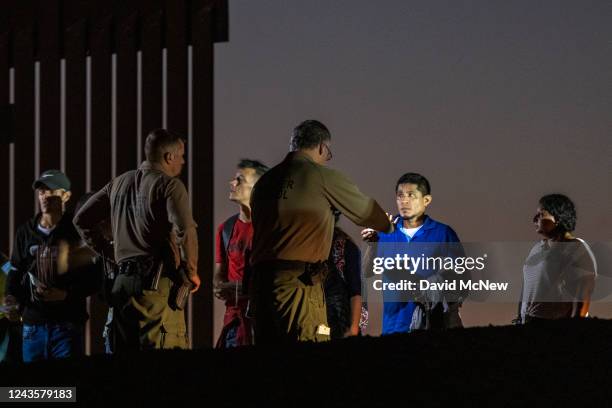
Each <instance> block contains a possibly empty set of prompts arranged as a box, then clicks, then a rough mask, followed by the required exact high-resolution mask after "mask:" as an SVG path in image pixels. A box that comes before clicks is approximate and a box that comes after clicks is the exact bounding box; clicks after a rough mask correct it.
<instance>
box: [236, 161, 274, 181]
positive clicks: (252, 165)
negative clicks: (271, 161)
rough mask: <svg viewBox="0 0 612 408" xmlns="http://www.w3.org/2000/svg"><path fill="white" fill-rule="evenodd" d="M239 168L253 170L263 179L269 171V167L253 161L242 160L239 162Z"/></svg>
mask: <svg viewBox="0 0 612 408" xmlns="http://www.w3.org/2000/svg"><path fill="white" fill-rule="evenodd" d="M238 168H239V169H253V170H255V174H257V177H261V176H262V175H263V174H264V173H265V172H266V171H268V166H266V165H265V164H263V163H262V162H260V161H259V160H251V159H240V162H238Z"/></svg>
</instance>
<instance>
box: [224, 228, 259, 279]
mask: <svg viewBox="0 0 612 408" xmlns="http://www.w3.org/2000/svg"><path fill="white" fill-rule="evenodd" d="M224 224H225V223H222V224H221V225H219V228H218V229H217V238H216V249H217V250H216V251H215V252H216V253H215V262H216V263H225V262H226V259H227V262H228V265H227V279H228V280H229V281H230V282H235V281H242V277H243V276H244V267H245V264H246V259H245V253H246V252H247V251H249V252H250V250H251V242H252V241H253V224H252V223H250V222H248V223H247V222H243V221H240V219H237V220H236V223H235V224H234V230H233V232H232V234H231V238H230V242H229V245H228V247H227V252H228V254H227V255H228V256H227V257H226V253H225V245H224V243H223V225H224Z"/></svg>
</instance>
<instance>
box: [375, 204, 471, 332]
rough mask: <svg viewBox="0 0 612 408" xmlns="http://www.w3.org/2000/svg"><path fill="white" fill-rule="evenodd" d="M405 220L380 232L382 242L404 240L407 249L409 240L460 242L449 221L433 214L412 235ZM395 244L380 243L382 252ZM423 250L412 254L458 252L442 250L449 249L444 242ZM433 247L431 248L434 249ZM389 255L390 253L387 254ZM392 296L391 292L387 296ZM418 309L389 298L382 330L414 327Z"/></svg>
mask: <svg viewBox="0 0 612 408" xmlns="http://www.w3.org/2000/svg"><path fill="white" fill-rule="evenodd" d="M400 222H402V219H401V217H400V218H399V220H398V223H396V228H395V231H394V232H393V233H391V234H384V233H379V234H378V243H379V244H380V243H401V244H402V245H401V247H399V246H398V247H397V248H402V249H401V250H402V251H406V250H407V248H409V246H407V245H406V243H428V242H434V243H439V242H460V241H459V237H458V236H457V233H456V232H455V231H454V230H453V229H452V228H451V227H449V226H448V225H446V224H442V223H441V222H438V221H435V220H434V219H432V218H431V217H429V216H427V215H426V216H425V220H424V222H423V226H422V227H421V229H419V230H418V231H417V233H416V234H415V235H414V237H412V239H409V238H408V237H407V236H406V235H405V234H404V233H402V232H401V231H400V230H399V228H398V224H399V223H400ZM392 247H393V246H387V245H383V246H382V247H381V246H379V256H385V255H384V253H383V254H381V252H386V251H385V249H386V250H387V251H389V250H391V248H392ZM418 248H419V250H418V251H419V253H418V254H411V255H412V256H418V255H421V253H423V252H428V253H425V254H424V255H425V256H445V255H456V254H448V253H445V254H441V253H439V251H440V250H445V249H444V246H439V245H432V246H431V247H429V250H428V248H427V247H426V246H418ZM430 251H431V252H430ZM387 256H388V255H387ZM434 273H436V271H427V270H422V271H419V272H418V274H419V275H420V276H422V277H424V278H427V277H429V276H431V275H432V274H434ZM386 298H388V296H386ZM414 309H415V303H414V302H394V301H387V299H385V303H384V308H383V329H382V334H383V335H384V334H391V333H406V332H409V331H410V323H411V321H412V314H413V312H414Z"/></svg>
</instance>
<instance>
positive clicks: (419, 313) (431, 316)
mask: <svg viewBox="0 0 612 408" xmlns="http://www.w3.org/2000/svg"><path fill="white" fill-rule="evenodd" d="M395 197H396V202H397V209H398V212H399V214H398V215H397V216H396V217H395V218H394V223H395V226H396V228H395V230H394V232H392V233H391V234H385V233H377V232H375V231H373V230H371V229H365V230H363V231H362V232H361V234H362V237H363V239H364V240H366V241H369V242H373V241H378V243H379V245H378V256H381V255H382V256H391V257H394V256H395V254H396V253H407V254H409V255H410V256H412V257H442V258H444V259H447V257H451V258H455V257H457V256H462V255H463V249H462V247H461V244H459V242H460V241H459V237H458V236H457V234H456V233H455V231H454V230H453V229H452V228H451V227H449V226H448V225H446V224H442V223H441V222H438V221H435V220H434V219H432V218H431V217H429V216H428V215H426V214H425V211H426V209H427V207H428V206H429V205H430V204H431V201H432V197H431V187H430V184H429V181H427V179H426V178H425V177H423V176H422V175H420V174H417V173H406V174H404V175H403V176H401V177H400V178H399V180H398V181H397V183H396V187H395ZM416 274H417V276H418V278H420V279H424V280H427V281H430V282H443V281H445V280H446V279H448V280H453V279H455V278H457V277H458V275H456V274H455V272H454V271H453V270H450V271H446V270H440V269H436V268H433V267H432V268H429V269H428V268H419V270H418V271H417V273H416ZM465 275H467V274H465ZM405 276H406V275H405ZM466 277H467V276H462V277H461V278H466ZM383 295H384V301H385V302H384V308H383V330H382V334H383V335H384V334H391V333H405V332H409V331H411V330H416V329H443V328H452V327H462V326H463V325H462V322H461V317H460V316H459V307H460V303H461V299H462V296H464V295H465V294H463V295H462V294H460V293H457V292H453V293H452V294H449V293H448V292H444V291H424V292H422V293H421V296H419V299H418V301H415V300H409V299H408V297H409V296H407V295H404V296H403V297H402V296H401V295H399V296H398V295H397V294H389V293H387V292H384V293H383Z"/></svg>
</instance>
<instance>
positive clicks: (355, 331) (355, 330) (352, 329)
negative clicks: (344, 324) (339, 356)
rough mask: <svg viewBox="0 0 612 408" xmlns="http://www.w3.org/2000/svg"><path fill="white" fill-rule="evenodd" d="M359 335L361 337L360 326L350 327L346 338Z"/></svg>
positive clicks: (345, 334)
mask: <svg viewBox="0 0 612 408" xmlns="http://www.w3.org/2000/svg"><path fill="white" fill-rule="evenodd" d="M357 335H359V325H357V326H351V327H349V329H348V330H347V331H346V333H344V337H353V336H357Z"/></svg>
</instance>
